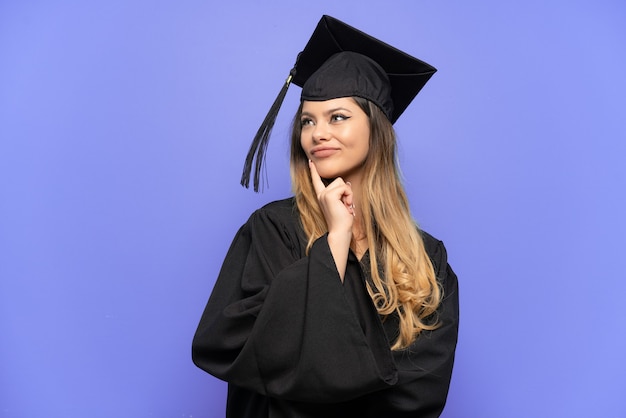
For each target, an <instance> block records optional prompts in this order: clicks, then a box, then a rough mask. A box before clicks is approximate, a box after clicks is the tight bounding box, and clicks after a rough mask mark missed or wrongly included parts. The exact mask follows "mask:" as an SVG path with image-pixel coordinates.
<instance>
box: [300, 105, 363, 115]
mask: <svg viewBox="0 0 626 418" xmlns="http://www.w3.org/2000/svg"><path fill="white" fill-rule="evenodd" d="M338 111H344V112H350V113H352V111H351V110H350V109H348V108H346V107H341V106H340V107H334V108H332V109H328V110H326V111H324V112H323V113H322V114H323V115H324V116H327V115H330V114H333V113H335V112H338ZM301 115H302V116H313V113H311V112H306V111H302V113H301Z"/></svg>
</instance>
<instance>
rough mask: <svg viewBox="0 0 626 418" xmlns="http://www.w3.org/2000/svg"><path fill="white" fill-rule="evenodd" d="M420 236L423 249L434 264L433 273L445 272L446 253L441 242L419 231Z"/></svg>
mask: <svg viewBox="0 0 626 418" xmlns="http://www.w3.org/2000/svg"><path fill="white" fill-rule="evenodd" d="M420 234H421V236H422V241H423V242H424V249H425V250H426V253H427V254H428V256H429V257H430V259H431V261H432V262H433V264H434V266H433V267H434V268H435V272H436V273H439V272H441V271H445V269H446V267H447V264H448V252H447V251H446V247H445V245H443V242H442V241H441V240H439V239H438V238H435V237H434V236H432V235H431V234H429V233H428V232H426V231H424V230H421V229H420ZM437 275H439V274H437Z"/></svg>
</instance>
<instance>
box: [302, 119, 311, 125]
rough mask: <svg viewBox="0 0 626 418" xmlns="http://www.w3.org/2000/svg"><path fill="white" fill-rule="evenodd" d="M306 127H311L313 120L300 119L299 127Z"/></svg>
mask: <svg viewBox="0 0 626 418" xmlns="http://www.w3.org/2000/svg"><path fill="white" fill-rule="evenodd" d="M308 125H313V120H312V119H310V118H306V119H302V120H301V121H300V126H308Z"/></svg>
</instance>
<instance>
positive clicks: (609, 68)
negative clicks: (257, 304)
mask: <svg viewBox="0 0 626 418" xmlns="http://www.w3.org/2000/svg"><path fill="white" fill-rule="evenodd" d="M321 3H324V2H294V1H290V2H286V1H282V0H281V1H266V2H252V1H249V2H234V1H233V2H228V3H227V2H219V3H218V2H213V3H212V2H208V1H176V2H174V1H169V2H167V1H140V0H132V1H104V0H97V1H89V2H80V1H69V0H68V1H63V0H50V1H28V0H20V1H18V0H13V1H11V0H3V1H1V2H0V416H2V417H17V418H22V417H25V418H30V417H69V418H74V417H134V418H136V417H140V418H143V417H188V418H191V417H194V418H196V417H220V416H223V410H224V399H225V384H223V383H222V382H220V381H218V380H216V379H214V378H213V377H211V376H209V375H208V374H206V373H204V372H202V371H200V370H199V369H196V368H195V366H194V365H193V364H192V362H191V357H190V344H191V338H192V335H193V332H194V331H195V327H196V325H197V322H198V320H199V317H200V314H201V311H202V309H203V307H204V304H205V302H206V299H207V298H208V296H209V293H210V290H211V288H212V285H213V281H214V279H215V277H216V274H217V272H218V269H219V266H220V264H221V261H222V259H223V257H224V254H225V252H226V250H227V247H228V245H229V244H230V241H231V239H232V237H233V235H234V233H235V231H236V230H237V228H238V227H239V226H240V224H241V223H243V222H244V221H245V220H246V218H247V216H248V215H249V214H250V213H251V212H252V211H253V210H254V209H255V208H257V207H259V206H260V205H262V204H263V203H265V202H268V201H270V200H274V199H277V198H282V197H285V196H288V195H289V179H288V166H287V132H288V124H289V121H290V119H291V117H292V114H293V112H294V111H295V106H296V104H297V101H298V95H299V89H298V88H295V87H294V88H292V89H290V91H289V93H288V95H287V99H286V101H285V104H284V106H283V111H282V112H281V114H280V116H279V119H278V121H277V125H276V128H275V130H274V136H273V139H272V142H271V144H270V148H269V154H268V158H269V166H268V170H267V177H268V179H269V183H270V186H269V189H266V192H265V193H263V194H255V193H253V192H251V191H247V190H245V189H243V188H241V187H240V186H239V185H238V180H239V176H240V172H241V167H242V163H243V159H244V156H245V153H246V151H247V148H248V146H249V143H250V139H251V137H252V135H253V133H254V132H255V131H256V129H257V127H258V126H259V123H260V121H261V119H262V118H263V116H264V115H265V112H266V111H267V109H268V108H269V105H270V104H271V102H272V100H273V99H274V97H275V95H276V93H277V92H278V89H279V88H280V85H281V83H282V81H283V80H284V79H285V77H286V76H287V72H288V70H289V69H290V68H291V65H292V64H293V62H294V60H295V57H296V54H297V53H298V52H299V51H300V50H301V49H302V47H303V46H304V44H305V43H306V41H307V40H308V38H309V36H310V34H311V32H312V30H313V28H314V27H315V25H316V23H317V21H318V20H319V18H320V16H321V15H322V14H324V13H326V14H330V15H333V16H335V17H337V18H339V19H341V20H344V21H346V22H347V23H350V24H352V25H354V26H356V27H358V28H361V29H363V30H365V31H366V32H369V33H371V34H372V35H374V36H376V37H379V38H381V39H383V40H385V41H387V42H389V43H391V44H393V45H394V46H397V47H398V48H400V49H403V50H406V51H408V52H410V53H411V54H413V55H416V56H418V57H420V58H422V59H424V60H426V61H427V62H429V63H432V64H433V65H434V66H436V67H437V68H438V69H439V72H438V73H437V74H436V75H435V76H434V77H433V79H432V80H431V81H430V82H429V84H428V85H427V86H426V87H425V89H424V90H423V92H422V93H421V94H420V96H419V97H418V99H417V100H416V101H415V102H414V103H413V105H411V107H410V108H409V109H408V110H407V111H406V113H405V114H404V115H403V116H402V118H401V119H400V120H399V121H398V123H397V124H396V128H397V131H398V135H399V139H400V152H401V163H402V167H403V172H404V175H405V177H406V186H407V189H408V192H409V195H410V199H411V203H412V208H413V212H414V214H415V217H416V219H417V220H418V221H419V223H420V224H421V226H422V227H423V228H424V229H426V230H428V231H429V232H431V233H432V234H434V235H436V236H437V237H439V238H441V239H442V240H443V241H444V242H445V243H446V245H447V247H448V251H449V256H450V262H451V263H452V265H453V267H454V268H455V270H456V271H457V273H458V275H459V279H460V285H461V292H462V293H461V309H462V322H461V332H460V341H459V346H458V351H457V353H458V354H457V363H456V367H455V370H454V376H453V382H452V387H451V391H450V396H449V401H448V405H447V407H446V411H445V413H444V417H447V418H452V417H481V418H502V417H507V418H515V417H520V418H528V417H533V418H534V417H567V418H571V417H585V418H588V417H603V418H604V417H608V418H623V417H626V401H625V400H624V399H625V398H624V396H623V395H624V391H625V389H626V360H625V359H624V358H625V356H624V353H626V337H625V334H626V308H625V307H624V299H625V296H626V280H625V278H626V277H625V276H626V275H625V273H624V250H625V247H626V246H625V245H624V237H625V236H626V224H625V221H624V217H625V214H626V204H625V203H624V197H625V196H624V194H625V189H626V169H625V167H624V165H625V164H624V161H623V160H624V157H625V156H626V100H625V97H626V82H625V74H626V70H625V68H626V46H625V43H624V42H625V40H626V5H625V4H624V2H623V1H621V0H620V1H618V0H614V1H610V0H593V1H581V0H574V1H571V0H570V1H564V0H561V1H551V2H547V1H536V0H530V1H525V2H515V3H507V2H501V1H496V0H485V1H479V2H471V1H470V2H461V1H449V2H442V1H438V2H432V1H431V2H425V1H397V2H386V3H385V2H380V1H372V2H365V1H343V2H326V3H327V4H326V5H324V4H321ZM391 4H393V5H394V7H393V8H391V7H389V6H387V5H391ZM383 5H385V6H383Z"/></svg>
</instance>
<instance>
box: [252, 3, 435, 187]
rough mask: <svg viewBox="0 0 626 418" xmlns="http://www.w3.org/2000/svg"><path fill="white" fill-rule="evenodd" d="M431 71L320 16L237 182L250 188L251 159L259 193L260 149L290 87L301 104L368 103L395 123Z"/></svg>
mask: <svg viewBox="0 0 626 418" xmlns="http://www.w3.org/2000/svg"><path fill="white" fill-rule="evenodd" d="M435 71H437V70H436V69H435V68H434V67H432V66H431V65H429V64H427V63H425V62H423V61H421V60H419V59H417V58H414V57H412V56H410V55H408V54H406V53H405V52H402V51H400V50H399V49H396V48H394V47H393V46H391V45H389V44H386V43H384V42H382V41H380V40H378V39H376V38H373V37H372V36H370V35H368V34H366V33H364V32H362V31H360V30H358V29H356V28H354V27H352V26H349V25H347V24H345V23H344V22H342V21H340V20H337V19H335V18H333V17H330V16H326V15H324V16H322V18H321V20H320V21H319V23H318V24H317V27H316V28H315V31H314V32H313V34H312V35H311V38H310V39H309V42H308V43H307V44H306V46H305V47H304V49H303V50H302V52H300V53H299V54H298V57H297V58H296V63H295V65H294V67H293V68H292V69H291V71H290V72H289V77H287V80H286V81H285V84H284V85H283V87H282V89H281V90H280V92H279V94H278V97H276V100H275V101H274V103H273V104H272V107H271V108H270V111H269V112H268V114H267V116H266V117H265V119H264V120H263V123H262V124H261V127H260V128H259V130H258V131H257V133H256V136H255V137H254V140H253V142H252V145H251V146H250V150H249V151H248V155H247V157H246V162H245V165H244V170H243V174H242V176H241V184H242V185H243V186H244V187H248V186H249V182H250V172H251V171H252V164H253V161H254V165H255V169H254V190H255V191H258V189H259V174H260V171H261V168H262V165H263V157H264V155H265V149H266V148H267V143H268V141H269V137H270V133H271V131H272V127H273V126H274V121H275V120H276V116H277V114H278V111H279V109H280V106H281V104H282V102H283V100H284V98H285V95H286V94H287V89H288V88H289V84H290V83H293V84H295V85H297V86H300V87H302V94H301V100H312V101H323V100H330V99H335V98H339V97H351V96H357V97H362V98H365V99H368V100H370V101H372V102H374V103H375V104H376V105H377V106H378V107H380V108H381V110H382V111H383V112H384V113H385V115H387V118H389V120H390V121H391V123H395V121H396V120H397V119H398V117H400V115H401V114H402V112H404V110H405V109H406V108H407V106H408V105H409V104H410V103H411V101H412V100H413V99H414V98H415V96H416V95H417V93H419V91H420V90H421V89H422V87H424V85H425V84H426V82H427V81H428V80H429V79H430V77H431V76H432V75H433V74H434V73H435ZM255 156H256V160H255Z"/></svg>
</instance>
